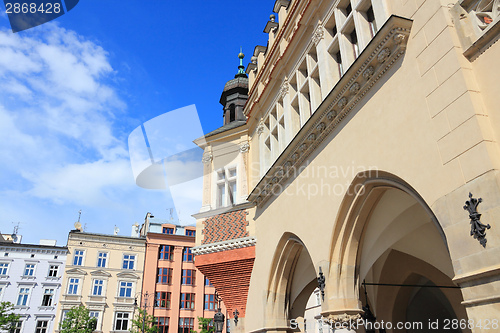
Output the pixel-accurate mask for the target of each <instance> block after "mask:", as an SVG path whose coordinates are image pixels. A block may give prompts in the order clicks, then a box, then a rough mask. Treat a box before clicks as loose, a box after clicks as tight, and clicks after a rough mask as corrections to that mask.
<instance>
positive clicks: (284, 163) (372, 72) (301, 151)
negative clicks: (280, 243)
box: [248, 16, 412, 206]
mask: <svg viewBox="0 0 500 333" xmlns="http://www.w3.org/2000/svg"><path fill="white" fill-rule="evenodd" d="M411 26H412V21H411V20H408V19H405V18H402V17H398V16H391V17H390V18H389V19H388V20H387V22H386V23H385V24H384V26H383V27H382V28H381V29H380V30H379V32H378V33H377V34H376V35H375V37H374V38H373V40H372V42H371V43H370V44H369V45H368V46H367V47H366V48H365V49H364V50H363V52H362V53H361V54H360V55H359V57H358V58H357V59H356V61H355V62H354V63H353V64H352V65H351V68H350V69H349V71H348V72H347V73H346V74H345V75H344V76H343V77H342V78H341V79H340V81H339V83H338V84H336V85H335V87H334V88H333V89H332V91H331V92H330V93H329V94H328V96H327V97H326V98H325V100H324V101H323V102H322V103H321V104H320V106H319V107H318V109H317V110H315V111H314V112H313V113H312V115H311V117H310V118H309V120H308V121H307V122H306V123H305V124H304V126H303V128H302V129H301V130H300V132H299V133H297V135H296V136H295V137H294V138H293V140H292V141H291V142H290V144H289V145H288V146H287V147H286V148H285V150H284V151H283V153H282V154H281V155H280V157H279V158H278V159H277V160H276V162H275V163H274V165H273V166H272V167H271V168H269V170H268V171H267V173H266V175H265V176H264V177H263V178H262V179H261V181H260V182H259V183H258V184H257V186H256V187H255V188H254V189H253V190H252V192H251V193H250V195H249V196H248V200H249V201H250V202H253V203H256V204H257V206H261V205H263V204H264V203H265V202H266V201H267V200H268V199H270V198H271V197H272V196H273V195H274V194H276V195H279V193H280V191H277V190H274V187H275V186H281V187H282V186H283V183H284V182H285V181H287V180H288V179H289V178H290V177H292V176H293V175H294V174H296V173H294V172H293V167H298V166H300V165H301V164H302V163H303V162H304V161H305V160H306V158H307V157H308V156H309V155H310V154H311V153H312V152H313V151H314V150H315V149H316V148H317V147H318V146H319V145H320V144H321V143H322V142H323V140H324V139H325V138H326V137H327V136H328V135H329V134H330V133H331V132H332V131H333V129H335V128H336V127H337V126H338V125H339V124H340V123H341V122H342V121H343V119H344V118H346V116H347V115H348V114H349V112H350V111H352V110H353V109H354V108H355V107H356V106H357V105H358V103H359V102H360V101H361V99H362V98H363V97H364V96H365V95H366V94H367V93H368V92H369V91H370V89H372V87H373V86H374V85H375V83H377V82H378V81H379V80H380V79H381V78H382V77H383V76H384V75H385V74H386V73H387V72H388V70H389V69H390V68H391V67H392V66H393V65H394V64H395V63H396V61H398V60H399V59H400V57H401V56H402V55H403V54H404V53H405V51H406V44H407V42H408V36H409V34H410V29H411ZM400 35H401V36H400ZM396 36H397V37H396ZM347 96H349V98H347ZM312 134H314V135H312ZM313 138H314V139H313ZM278 170H282V172H283V176H282V177H278V178H279V180H278V181H277V182H272V181H271V180H272V179H273V178H274V177H275V174H276V172H277V171H278Z"/></svg>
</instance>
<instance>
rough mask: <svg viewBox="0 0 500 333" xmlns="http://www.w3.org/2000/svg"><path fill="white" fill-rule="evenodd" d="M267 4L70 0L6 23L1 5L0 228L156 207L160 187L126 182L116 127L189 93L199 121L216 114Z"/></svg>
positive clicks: (68, 225) (107, 217)
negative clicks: (34, 17) (34, 22)
mask: <svg viewBox="0 0 500 333" xmlns="http://www.w3.org/2000/svg"><path fill="white" fill-rule="evenodd" d="M273 4H274V2H273V1H257V2H243V1H191V2H183V1H162V0H143V1H139V0H122V1H118V0H106V1H103V0H100V1H95V0H81V1H80V3H79V4H78V5H77V6H76V7H75V8H74V9H73V10H72V11H70V12H69V13H67V14H65V15H63V16H61V17H60V18H58V19H56V20H54V21H52V22H50V23H47V24H44V25H41V26H38V27H35V28H32V29H29V30H26V31H22V32H19V33H16V34H14V33H12V31H11V30H10V27H9V22H8V19H7V17H6V15H5V8H4V7H3V6H1V11H2V13H1V14H0V158H1V161H2V162H1V163H0V231H1V232H2V233H11V232H12V230H13V227H14V225H15V224H17V223H18V222H20V229H19V233H20V234H22V235H23V243H38V240H39V239H47V238H48V239H57V241H58V244H59V245H64V244H66V238H67V233H68V231H69V230H71V229H72V228H73V224H74V222H76V220H77V219H78V211H79V210H80V209H81V210H82V217H81V222H82V224H83V225H84V226H85V225H86V231H88V232H100V233H112V232H113V228H114V226H115V225H116V226H118V227H119V228H120V230H121V231H120V234H121V235H129V234H130V230H131V226H132V224H133V223H135V222H138V223H142V222H143V220H144V216H145V215H146V213H147V212H148V211H149V212H152V213H153V214H154V215H155V216H156V217H159V218H168V217H169V208H171V207H173V203H172V200H171V198H170V195H169V194H168V193H167V192H166V191H159V190H157V191H154V190H146V189H142V188H140V187H138V186H136V185H135V183H134V177H133V174H132V170H131V166H130V160H129V154H128V145H127V139H128V136H129V134H130V133H131V132H132V131H133V130H134V129H135V128H137V127H138V126H140V125H141V124H143V123H145V122H147V121H148V120H150V119H152V118H155V117H157V116H159V115H162V114H164V113H165V112H168V111H171V110H175V109H178V108H181V107H185V106H188V105H191V104H194V105H196V108H197V111H198V114H199V117H200V121H201V126H202V128H203V131H204V132H205V133H207V132H209V131H211V130H213V129H215V128H217V127H219V126H221V124H222V106H221V105H220V104H219V98H220V95H221V92H222V89H223V87H224V84H225V82H226V81H228V80H230V79H231V78H232V77H233V76H234V74H236V71H237V66H238V58H237V54H238V53H239V49H240V46H241V47H242V48H243V52H244V53H245V54H246V57H245V60H244V64H245V65H246V64H247V63H248V62H249V60H250V56H251V53H252V52H253V48H254V46H255V45H257V44H260V45H266V42H267V35H266V34H264V33H263V32H262V30H263V28H264V26H265V24H266V22H267V21H268V19H269V15H270V14H271V13H272V7H273ZM193 139H194V138H193ZM181 222H183V223H186V222H188V221H181Z"/></svg>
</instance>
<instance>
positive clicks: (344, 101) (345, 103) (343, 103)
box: [338, 97, 347, 109]
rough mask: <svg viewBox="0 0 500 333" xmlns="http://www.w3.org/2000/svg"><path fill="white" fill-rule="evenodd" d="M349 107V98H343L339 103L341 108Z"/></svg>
mask: <svg viewBox="0 0 500 333" xmlns="http://www.w3.org/2000/svg"><path fill="white" fill-rule="evenodd" d="M346 105H347V97H342V98H341V99H340V101H339V103H338V106H339V108H341V109H343V108H345V106H346Z"/></svg>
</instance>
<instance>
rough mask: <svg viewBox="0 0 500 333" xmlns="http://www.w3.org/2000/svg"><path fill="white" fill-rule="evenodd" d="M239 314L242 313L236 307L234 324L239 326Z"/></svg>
mask: <svg viewBox="0 0 500 333" xmlns="http://www.w3.org/2000/svg"><path fill="white" fill-rule="evenodd" d="M239 314H240V313H239V312H238V309H235V310H234V311H233V316H234V326H238V315H239Z"/></svg>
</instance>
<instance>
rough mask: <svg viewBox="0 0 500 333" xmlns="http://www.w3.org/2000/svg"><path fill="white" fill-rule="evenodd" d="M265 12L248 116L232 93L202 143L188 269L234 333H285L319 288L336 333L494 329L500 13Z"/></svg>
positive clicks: (360, 6)
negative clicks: (198, 204)
mask: <svg viewBox="0 0 500 333" xmlns="http://www.w3.org/2000/svg"><path fill="white" fill-rule="evenodd" d="M270 9H273V10H274V12H275V13H276V16H274V15H273V16H271V18H270V20H269V22H268V23H267V24H266V26H265V28H264V31H265V33H266V34H267V35H268V36H266V37H268V40H267V41H265V40H263V45H266V42H267V46H257V47H256V48H255V50H254V53H253V55H252V57H251V62H250V64H249V65H248V66H247V68H246V73H247V74H248V81H247V85H248V86H247V87H248V91H247V92H246V96H245V100H246V103H245V106H244V109H243V110H242V113H243V115H244V116H245V118H243V119H240V118H238V113H237V112H236V113H235V116H234V117H231V110H236V111H237V110H238V107H237V106H238V104H237V103H233V104H234V105H235V106H233V107H231V103H230V102H228V95H227V94H226V95H224V94H223V97H224V98H221V102H222V104H223V105H224V114H225V115H226V117H229V121H225V123H224V126H223V127H221V128H220V129H218V130H216V131H214V132H212V133H209V135H207V138H206V144H202V143H201V141H200V145H201V146H202V147H203V148H204V149H205V156H204V159H203V161H204V163H205V181H204V201H203V207H202V209H201V211H200V213H199V214H197V215H196V217H197V219H198V224H197V228H198V232H197V240H196V241H197V243H196V244H197V247H196V248H194V249H193V253H194V254H195V264H196V266H197V267H198V268H199V269H200V270H201V271H202V272H203V273H204V274H205V275H206V276H207V277H208V278H209V279H210V281H211V282H212V283H213V284H214V286H215V287H216V289H217V290H218V291H219V289H220V294H221V296H222V299H223V301H224V302H225V304H226V305H227V307H228V309H229V310H230V314H231V313H232V312H233V311H234V310H235V309H237V310H238V312H239V313H240V316H239V321H238V324H237V325H236V324H235V323H233V321H231V325H232V327H231V331H232V332H252V333H257V332H278V331H291V330H292V328H291V323H292V322H295V321H300V320H303V318H304V312H305V308H306V304H307V300H308V299H309V298H310V296H311V294H312V293H313V291H314V289H315V288H316V287H318V285H320V287H321V288H320V289H321V294H322V295H321V310H320V313H321V316H322V317H323V318H324V319H325V321H328V323H329V324H330V325H332V328H333V329H334V330H335V331H338V332H340V331H342V332H364V330H365V327H367V322H370V323H378V324H380V323H381V322H384V323H386V326H385V327H380V326H378V327H377V328H376V330H377V332H383V331H384V330H385V332H413V331H416V330H417V331H418V329H425V330H427V331H432V329H434V328H436V327H437V330H434V331H447V332H494V331H498V330H500V328H499V325H500V323H499V319H500V265H499V260H498V258H499V257H500V225H499V224H498V220H499V217H500V175H499V168H500V150H499V145H498V144H499V139H500V116H499V114H498V112H497V109H498V96H500V84H499V83H498V79H497V78H498V77H499V75H498V74H499V66H498V65H497V62H498V59H500V43H498V42H497V40H498V38H499V33H500V16H499V13H500V1H499V0H491V1H490V0H488V1H484V0H482V1H475V0H460V1H456V0H454V1H442V0H380V1H379V0H336V1H331V0H292V1H288V0H276V2H275V4H274V8H272V7H271V6H270ZM256 33H258V31H256ZM235 79H237V78H235ZM238 81H244V79H243V78H241V80H238ZM228 85H229V86H228ZM228 85H226V88H232V87H234V86H241V85H243V82H232V85H231V84H229V82H228ZM240 93H241V94H243V93H242V92H240ZM231 124H233V126H231ZM228 156H231V158H229V157H228ZM479 198H481V200H479ZM464 205H465V206H464ZM217 230H219V231H217ZM234 267H237V269H231V268H234ZM318 282H321V283H318ZM365 286H366V287H365ZM365 291H366V296H365ZM367 306H369V308H370V311H368V310H367ZM369 313H371V314H373V315H374V317H375V318H372V317H370V316H369ZM230 316H231V318H233V316H232V315H230ZM363 318H364V319H366V320H367V321H363V324H361V322H360V323H359V325H358V326H357V327H356V326H355V325H351V324H354V323H356V322H357V321H358V320H360V319H363ZM368 319H369V320H368ZM341 324H344V325H345V326H344V328H342V329H341V328H340V326H339V325H341ZM436 325H437V326H436ZM446 328H449V330H446Z"/></svg>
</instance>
